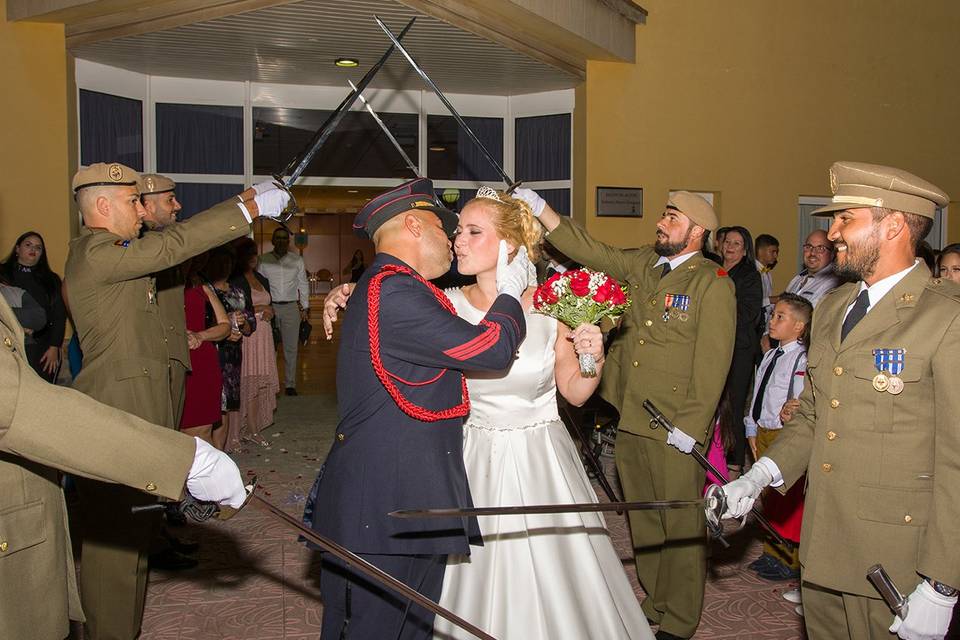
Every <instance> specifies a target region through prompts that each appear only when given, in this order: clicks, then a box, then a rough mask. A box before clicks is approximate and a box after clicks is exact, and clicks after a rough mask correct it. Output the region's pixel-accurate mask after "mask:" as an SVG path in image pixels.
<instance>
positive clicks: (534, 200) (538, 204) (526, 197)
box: [511, 187, 547, 218]
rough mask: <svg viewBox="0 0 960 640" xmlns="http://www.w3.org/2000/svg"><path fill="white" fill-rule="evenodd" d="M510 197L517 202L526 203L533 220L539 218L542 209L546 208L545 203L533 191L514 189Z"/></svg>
mask: <svg viewBox="0 0 960 640" xmlns="http://www.w3.org/2000/svg"><path fill="white" fill-rule="evenodd" d="M511 195H512V196H513V197H514V198H516V199H517V200H523V201H524V202H526V203H527V205H528V206H529V207H530V211H532V212H533V215H534V217H535V218H539V217H540V214H541V213H543V208H544V207H545V206H547V201H546V200H544V199H543V198H541V197H540V196H539V195H537V192H536V191H534V190H533V189H524V188H522V187H521V188H519V189H514V191H513V193H512V194H511Z"/></svg>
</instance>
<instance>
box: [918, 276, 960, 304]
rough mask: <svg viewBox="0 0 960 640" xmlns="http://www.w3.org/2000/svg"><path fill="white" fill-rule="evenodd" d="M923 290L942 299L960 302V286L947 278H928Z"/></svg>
mask: <svg viewBox="0 0 960 640" xmlns="http://www.w3.org/2000/svg"><path fill="white" fill-rule="evenodd" d="M923 288H924V289H926V290H927V291H930V292H932V293H938V294H940V295H941V296H943V297H944V298H948V299H950V300H954V301H957V302H960V284H957V283H956V282H954V281H953V280H950V279H948V278H930V279H929V280H927V283H926V284H925V285H924V286H923Z"/></svg>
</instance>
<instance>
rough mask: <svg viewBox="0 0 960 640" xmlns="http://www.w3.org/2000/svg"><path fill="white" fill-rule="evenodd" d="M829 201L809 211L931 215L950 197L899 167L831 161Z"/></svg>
mask: <svg viewBox="0 0 960 640" xmlns="http://www.w3.org/2000/svg"><path fill="white" fill-rule="evenodd" d="M830 191H831V192H832V193H833V198H832V200H831V202H830V204H828V205H826V206H824V207H820V208H819V209H817V210H816V211H814V212H813V214H812V215H815V216H832V215H833V214H834V213H836V212H837V211H844V210H846V209H859V208H862V207H883V208H885V209H893V210H894V211H902V212H904V213H915V214H917V215H921V216H925V217H927V218H933V217H934V214H935V213H936V210H937V207H944V206H946V205H947V204H948V203H949V202H950V197H949V196H947V194H946V193H944V191H943V190H942V189H940V188H939V187H937V186H936V185H933V184H930V183H929V182H927V181H926V180H924V179H923V178H918V177H917V176H915V175H913V174H912V173H908V172H907V171H904V170H903V169H895V168H893V167H885V166H883V165H879V164H867V163H865V162H846V161H840V162H834V163H833V166H831V167H830Z"/></svg>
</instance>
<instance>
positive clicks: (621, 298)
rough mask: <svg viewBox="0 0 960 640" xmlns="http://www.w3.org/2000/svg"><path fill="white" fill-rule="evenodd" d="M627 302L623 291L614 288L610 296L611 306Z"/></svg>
mask: <svg viewBox="0 0 960 640" xmlns="http://www.w3.org/2000/svg"><path fill="white" fill-rule="evenodd" d="M626 301H627V296H626V295H624V293H623V289H621V288H620V287H615V288H614V290H613V294H612V295H611V296H610V302H612V303H613V304H623V303H625V302H626Z"/></svg>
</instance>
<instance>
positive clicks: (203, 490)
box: [187, 438, 247, 509]
mask: <svg viewBox="0 0 960 640" xmlns="http://www.w3.org/2000/svg"><path fill="white" fill-rule="evenodd" d="M194 440H196V441H197V452H196V453H195V454H194V456H193V466H192V467H190V473H189V474H187V491H189V492H190V495H192V496H193V497H194V498H196V499H197V500H203V501H205V502H216V503H217V504H221V505H227V506H228V507H233V508H234V509H239V508H240V507H242V506H243V503H244V501H245V500H246V499H247V490H246V489H244V487H243V478H242V477H241V476H240V469H238V468H237V464H236V463H235V462H234V461H233V460H232V459H231V458H230V456H228V455H227V454H225V453H224V452H223V451H220V450H218V449H214V448H213V447H212V446H210V444H208V443H206V442H204V441H203V440H201V439H200V438H194Z"/></svg>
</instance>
